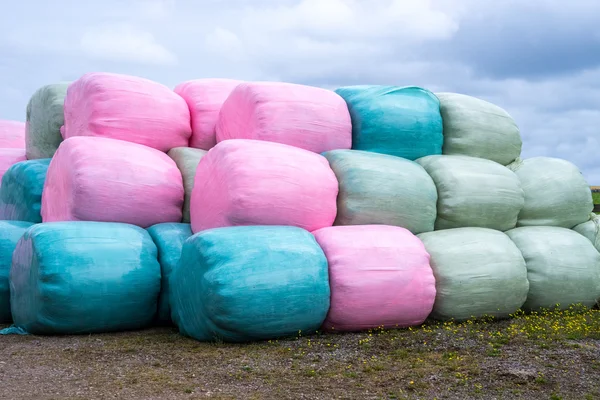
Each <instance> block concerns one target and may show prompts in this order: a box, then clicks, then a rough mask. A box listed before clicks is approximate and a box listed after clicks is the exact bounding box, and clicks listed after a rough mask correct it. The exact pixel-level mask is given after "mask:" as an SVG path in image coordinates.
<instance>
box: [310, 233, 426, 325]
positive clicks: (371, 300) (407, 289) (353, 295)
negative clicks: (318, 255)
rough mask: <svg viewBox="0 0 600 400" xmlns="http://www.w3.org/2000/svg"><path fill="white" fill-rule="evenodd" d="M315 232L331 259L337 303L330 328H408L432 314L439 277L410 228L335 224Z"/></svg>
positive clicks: (333, 297) (332, 308)
mask: <svg viewBox="0 0 600 400" xmlns="http://www.w3.org/2000/svg"><path fill="white" fill-rule="evenodd" d="M313 234H314V236H315V238H316V240H317V242H318V243H319V245H320V246H321V248H322V249H323V251H324V253H325V256H326V257H327V261H328V263H329V283H330V287H331V306H330V309H329V313H328V315H327V319H326V320H325V322H324V324H323V326H324V328H325V329H327V330H330V331H339V332H344V331H361V330H367V329H375V328H380V327H384V328H396V327H407V326H412V325H419V324H421V323H423V322H424V321H425V319H427V316H428V315H429V313H430V312H431V310H432V307H433V303H434V301H435V279H434V277H433V272H432V270H431V267H430V266H429V254H428V253H427V251H425V247H424V246H423V243H422V242H421V241H420V240H419V239H418V238H417V237H416V236H414V235H413V234H412V233H410V232H409V231H408V230H406V229H404V228H399V227H395V226H385V225H364V226H334V227H330V228H323V229H319V230H317V231H315V232H313Z"/></svg>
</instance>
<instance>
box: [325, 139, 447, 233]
mask: <svg viewBox="0 0 600 400" xmlns="http://www.w3.org/2000/svg"><path fill="white" fill-rule="evenodd" d="M323 155H324V156H325V158H327V160H328V161H329V164H330V166H331V169H333V172H334V173H335V175H336V177H337V180H338V182H339V194H338V198H337V217H336V219H335V223H334V224H335V225H371V224H383V225H393V226H400V227H402V228H406V229H408V230H409V231H411V232H412V233H413V234H418V233H422V232H429V231H432V230H433V228H434V224H435V219H436V202H437V191H436V187H435V184H434V182H433V180H432V179H431V177H430V176H429V175H428V174H427V172H426V171H425V169H423V167H421V166H420V165H419V164H417V163H415V162H414V161H410V160H406V159H404V158H400V157H394V156H389V155H386V154H377V153H371V152H366V151H360V150H333V151H330V152H327V153H324V154H323Z"/></svg>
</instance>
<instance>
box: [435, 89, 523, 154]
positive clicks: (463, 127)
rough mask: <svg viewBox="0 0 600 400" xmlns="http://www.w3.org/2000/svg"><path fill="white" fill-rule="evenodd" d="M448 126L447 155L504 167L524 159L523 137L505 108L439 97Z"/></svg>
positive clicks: (457, 97) (455, 96)
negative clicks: (482, 159) (491, 162)
mask: <svg viewBox="0 0 600 400" xmlns="http://www.w3.org/2000/svg"><path fill="white" fill-rule="evenodd" d="M436 96H437V97H438V99H440V110H441V113H442V120H443V122H444V147H443V149H442V152H443V154H448V155H464V156H470V157H480V158H485V159H488V160H492V161H496V162H497V163H500V164H502V165H507V164H509V163H511V162H513V161H514V160H515V159H516V158H517V157H519V156H520V155H521V147H522V145H523V142H522V140H521V133H520V131H519V127H518V126H517V124H516V123H515V121H514V120H513V118H512V117H511V116H510V115H509V114H508V113H507V112H506V111H505V110H503V109H502V108H500V107H498V106H496V105H494V104H492V103H489V102H487V101H485V100H481V99H478V98H476V97H471V96H467V95H464V94H458V93H436Z"/></svg>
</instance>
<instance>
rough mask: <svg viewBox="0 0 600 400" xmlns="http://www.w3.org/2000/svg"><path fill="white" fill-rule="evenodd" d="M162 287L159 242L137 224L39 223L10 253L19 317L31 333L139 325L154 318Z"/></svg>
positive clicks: (14, 302)
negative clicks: (156, 243) (158, 251)
mask: <svg viewBox="0 0 600 400" xmlns="http://www.w3.org/2000/svg"><path fill="white" fill-rule="evenodd" d="M159 292H160V265H159V263H158V260H157V250H156V246H155V245H154V242H152V239H151V238H150V235H149V234H148V232H146V231H145V230H144V229H141V228H138V227H136V226H132V225H127V224H117V223H100V222H57V223H51V224H37V225H34V226H32V227H31V228H30V229H29V230H28V231H27V232H25V234H24V235H23V237H22V238H21V240H19V243H18V244H17V247H16V249H15V251H14V254H13V263H12V268H11V271H10V293H11V297H10V300H11V310H12V315H13V320H14V325H15V326H16V327H17V328H20V329H22V330H24V331H26V332H28V333H31V334H37V335H50V334H89V333H101V332H113V331H125V330H133V329H141V328H144V327H146V326H148V325H149V324H150V323H151V322H152V321H153V320H154V317H155V315H156V309H157V299H158V295H159Z"/></svg>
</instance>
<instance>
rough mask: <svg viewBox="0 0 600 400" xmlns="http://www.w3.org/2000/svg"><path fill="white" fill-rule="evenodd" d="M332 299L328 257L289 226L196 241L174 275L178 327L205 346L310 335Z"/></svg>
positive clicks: (235, 230)
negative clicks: (213, 343)
mask: <svg viewBox="0 0 600 400" xmlns="http://www.w3.org/2000/svg"><path fill="white" fill-rule="evenodd" d="M329 296H330V290H329V279H328V272H327V259H326V258H325V254H323V250H321V248H320V247H319V245H318V244H317V242H316V240H315V238H314V237H313V236H312V235H311V234H310V233H309V232H307V231H305V230H302V229H300V228H296V227H289V226H244V227H229V228H221V229H212V230H209V231H206V232H202V233H199V234H196V235H194V236H192V237H191V238H189V239H188V240H187V241H186V242H185V244H184V246H183V253H182V256H181V260H180V262H179V265H178V267H177V269H175V270H174V271H173V272H172V275H171V307H172V317H173V322H175V324H176V325H177V326H178V327H179V331H180V332H181V333H182V334H183V335H186V336H190V337H192V338H195V339H197V340H200V341H212V340H217V339H218V340H223V341H226V342H246V341H255V340H266V339H276V338H279V337H287V336H291V335H297V334H298V333H299V332H300V331H301V332H302V334H305V333H311V332H313V331H315V330H317V329H318V328H319V327H320V326H321V324H322V323H323V321H324V320H325V317H326V315H327V311H328V309H329Z"/></svg>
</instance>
